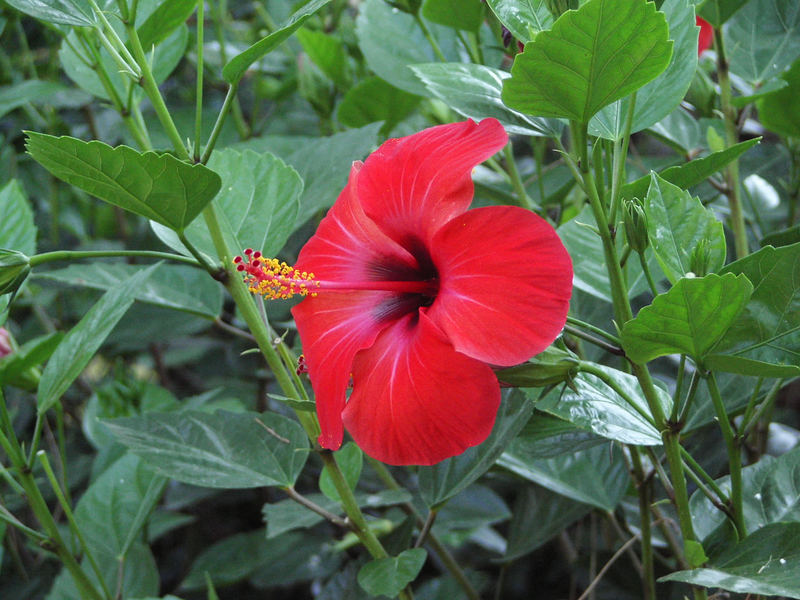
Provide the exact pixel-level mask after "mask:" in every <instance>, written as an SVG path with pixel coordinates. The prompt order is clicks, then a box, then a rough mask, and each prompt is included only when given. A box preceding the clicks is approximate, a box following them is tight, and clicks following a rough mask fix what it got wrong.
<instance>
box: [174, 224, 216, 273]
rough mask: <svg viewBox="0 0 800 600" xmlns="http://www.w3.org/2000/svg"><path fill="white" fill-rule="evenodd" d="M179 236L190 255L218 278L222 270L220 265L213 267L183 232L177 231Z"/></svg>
mask: <svg viewBox="0 0 800 600" xmlns="http://www.w3.org/2000/svg"><path fill="white" fill-rule="evenodd" d="M175 233H176V234H178V239H179V240H180V241H181V244H183V246H184V247H185V248H186V249H187V250H188V251H189V253H190V254H191V255H192V256H194V259H195V260H196V261H197V262H198V263H199V264H200V265H201V266H202V267H203V268H204V269H205V270H206V271H208V272H209V274H210V275H212V276H216V275H217V273H218V272H219V270H220V266H219V265H213V264H211V263H210V262H208V260H207V259H206V257H205V256H203V254H202V253H201V252H200V251H199V250H198V249H197V248H195V246H194V244H192V242H190V241H189V238H187V237H186V234H185V233H184V232H183V231H176V232H175Z"/></svg>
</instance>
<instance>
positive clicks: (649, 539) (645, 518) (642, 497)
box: [630, 446, 656, 600]
mask: <svg viewBox="0 0 800 600" xmlns="http://www.w3.org/2000/svg"><path fill="white" fill-rule="evenodd" d="M630 455H631V463H632V466H633V475H634V480H635V481H636V490H637V492H638V495H639V517H640V518H641V536H642V572H643V577H642V592H643V597H644V599H645V600H655V599H656V578H655V571H654V569H653V534H652V527H651V525H652V523H651V515H650V505H651V504H652V503H653V487H652V485H651V480H650V479H648V477H647V476H646V475H645V472H644V468H643V467H642V458H641V456H640V455H639V450H638V448H636V447H635V446H631V447H630Z"/></svg>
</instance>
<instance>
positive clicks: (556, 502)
mask: <svg viewBox="0 0 800 600" xmlns="http://www.w3.org/2000/svg"><path fill="white" fill-rule="evenodd" d="M590 510H591V509H590V508H589V506H587V505H586V504H583V503H581V502H576V501H574V500H570V499H569V498H567V497H566V496H562V495H560V494H555V493H553V492H551V491H549V490H547V489H545V488H543V487H540V486H538V485H529V486H526V487H525V488H523V490H522V492H521V494H520V495H519V497H518V498H517V502H516V503H515V505H514V510H513V512H512V514H513V517H512V519H511V523H510V524H509V526H508V546H507V547H506V552H505V554H504V555H503V561H511V560H514V559H517V558H520V557H521V556H524V555H526V554H528V553H529V552H533V551H534V550H536V549H537V548H540V547H541V546H543V545H544V544H546V543H547V542H548V541H550V540H551V539H552V538H553V537H555V536H556V535H558V534H559V533H560V532H561V531H562V530H564V529H565V528H566V527H569V526H570V525H571V524H572V523H574V522H575V521H577V520H578V519H580V518H582V517H583V516H585V515H586V513H588V512H589V511H590Z"/></svg>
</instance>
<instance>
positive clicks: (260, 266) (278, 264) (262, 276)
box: [234, 253, 319, 300]
mask: <svg viewBox="0 0 800 600" xmlns="http://www.w3.org/2000/svg"><path fill="white" fill-rule="evenodd" d="M234 263H235V264H236V265H237V269H238V270H239V271H240V272H241V273H242V274H243V276H244V282H245V283H246V284H247V287H248V289H249V290H250V292H252V293H253V294H259V295H261V296H264V297H265V298H267V299H269V300H286V299H289V298H291V297H293V296H295V295H300V296H307V295H309V294H311V295H312V296H316V295H317V294H316V293H312V292H311V291H310V289H309V288H311V289H313V288H314V287H319V282H318V281H314V274H313V273H307V272H305V271H299V270H297V269H295V268H294V267H291V266H289V265H288V264H286V263H285V262H282V261H279V260H278V259H276V258H266V257H262V256H260V254H258V253H256V254H255V255H252V256H251V255H249V254H248V255H247V257H246V259H244V260H243V259H242V258H241V257H237V258H235V259H234Z"/></svg>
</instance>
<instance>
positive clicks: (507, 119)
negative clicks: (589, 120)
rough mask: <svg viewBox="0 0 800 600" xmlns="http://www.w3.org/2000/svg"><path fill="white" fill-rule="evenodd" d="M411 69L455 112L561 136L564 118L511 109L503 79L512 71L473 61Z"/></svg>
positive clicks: (512, 129) (523, 130)
mask: <svg viewBox="0 0 800 600" xmlns="http://www.w3.org/2000/svg"><path fill="white" fill-rule="evenodd" d="M410 68H411V70H412V71H413V72H414V73H415V74H416V75H417V77H419V78H420V79H421V80H422V82H423V83H424V84H425V87H427V88H428V90H429V91H430V93H431V94H433V95H434V96H436V97H437V98H439V99H440V100H441V101H442V102H444V103H446V104H447V105H448V106H449V107H450V108H452V109H453V110H454V111H456V112H457V113H459V114H460V115H463V116H465V117H469V118H471V119H475V120H478V121H480V120H482V119H485V118H487V117H493V118H495V119H497V120H498V121H500V123H502V124H503V127H505V129H506V131H508V133H518V134H520V135H536V136H546V137H558V136H559V135H561V131H562V130H563V129H564V125H563V123H562V122H561V121H557V120H555V119H544V118H539V117H529V116H527V115H524V114H522V113H521V112H517V111H516V110H512V109H510V108H508V107H507V106H506V105H505V104H503V100H502V99H501V98H500V95H501V92H502V90H503V81H504V80H506V79H508V78H509V77H511V75H510V74H508V73H506V72H505V71H501V70H499V69H493V68H492V67H486V66H483V65H476V64H472V63H430V64H423V65H413V66H411V67H410Z"/></svg>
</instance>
